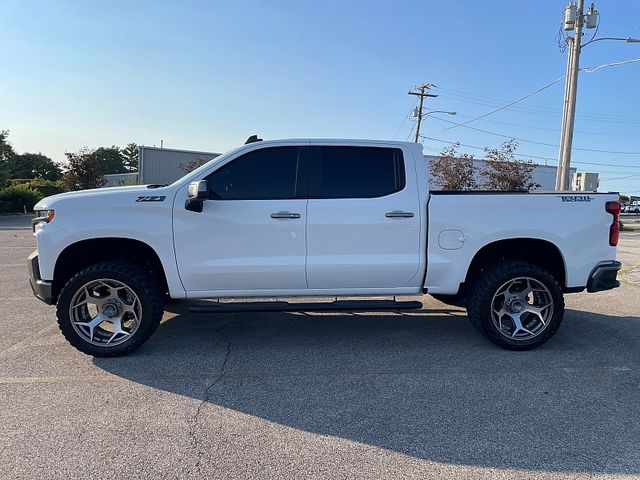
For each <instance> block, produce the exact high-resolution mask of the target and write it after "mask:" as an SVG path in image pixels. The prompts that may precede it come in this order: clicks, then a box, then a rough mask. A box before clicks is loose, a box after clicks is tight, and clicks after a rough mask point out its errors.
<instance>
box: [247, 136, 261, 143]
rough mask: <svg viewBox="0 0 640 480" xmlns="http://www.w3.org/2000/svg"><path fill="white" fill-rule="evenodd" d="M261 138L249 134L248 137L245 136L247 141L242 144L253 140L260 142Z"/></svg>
mask: <svg viewBox="0 0 640 480" xmlns="http://www.w3.org/2000/svg"><path fill="white" fill-rule="evenodd" d="M261 141H262V139H261V138H258V135H251V136H250V137H249V138H247V141H246V142H244V144H245V145H246V144H247V143H253V142H261Z"/></svg>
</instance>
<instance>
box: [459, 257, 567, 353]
mask: <svg viewBox="0 0 640 480" xmlns="http://www.w3.org/2000/svg"><path fill="white" fill-rule="evenodd" d="M518 277H530V278H533V279H535V280H537V281H539V282H541V283H542V284H544V286H545V287H546V288H547V289H548V290H549V293H550V294H551V297H552V299H553V304H554V305H553V315H552V316H551V318H550V319H549V321H548V323H547V326H546V328H545V329H544V330H543V331H542V332H540V333H539V334H538V335H537V336H535V337H533V338H530V339H527V340H517V339H512V338H508V337H506V336H505V335H503V334H502V333H500V331H499V330H498V329H497V328H496V326H495V325H494V323H493V321H492V319H491V302H492V300H493V296H494V295H495V294H496V293H497V292H498V289H499V288H500V287H501V286H502V285H504V284H505V283H506V282H508V281H509V280H511V279H514V278H518ZM467 314H468V316H469V319H470V320H471V323H472V324H473V326H474V327H475V328H476V329H477V330H478V331H479V332H480V333H481V334H482V335H484V336H485V337H486V338H488V339H489V340H491V341H492V342H493V343H495V344H496V345H498V346H500V347H502V348H505V349H508V350H530V349H532V348H535V347H538V346H540V345H542V344H543V343H545V342H546V341H547V340H549V339H550V338H551V337H553V335H555V333H556V332H557V331H558V328H560V324H561V322H562V318H563V316H564V297H563V295H562V288H561V287H560V284H559V283H558V280H557V279H556V278H555V277H554V276H553V275H552V274H551V273H549V272H548V271H546V270H544V269H543V268H540V267H539V266H537V265H534V264H532V263H528V262H523V261H517V260H511V261H505V262H502V263H499V264H495V265H492V266H490V267H488V268H487V269H486V270H485V271H483V272H482V273H480V274H479V275H478V276H477V277H476V279H475V281H474V283H473V284H472V285H471V292H470V295H469V298H468V301H467Z"/></svg>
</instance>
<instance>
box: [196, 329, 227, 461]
mask: <svg viewBox="0 0 640 480" xmlns="http://www.w3.org/2000/svg"><path fill="white" fill-rule="evenodd" d="M229 323H231V322H228V323H225V324H224V325H221V326H220V328H219V329H218V332H220V330H222V328H224V327H225V326H227V325H228V324H229ZM230 355H231V340H228V341H227V342H226V347H225V353H224V357H223V359H222V365H221V367H220V372H219V373H218V375H217V376H216V377H215V378H214V379H213V381H212V382H211V383H210V384H209V385H208V386H207V388H206V389H205V390H204V398H203V399H202V401H201V402H200V404H199V405H198V408H197V409H196V412H195V414H194V415H193V418H192V422H191V425H190V427H189V437H190V438H191V447H192V449H193V450H195V452H196V463H195V465H194V469H195V470H196V472H198V471H199V470H200V464H201V463H202V457H203V454H204V452H203V450H202V449H201V447H200V440H199V438H198V433H197V429H198V423H199V421H200V416H201V412H202V410H203V408H204V406H205V405H206V404H207V403H208V402H209V400H210V398H211V391H212V390H213V388H214V387H215V386H216V385H217V384H218V383H220V382H221V381H222V379H224V377H225V374H226V368H227V362H228V361H229V357H230Z"/></svg>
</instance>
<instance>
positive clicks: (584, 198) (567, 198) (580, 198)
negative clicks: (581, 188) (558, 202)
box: [558, 195, 593, 202]
mask: <svg viewBox="0 0 640 480" xmlns="http://www.w3.org/2000/svg"><path fill="white" fill-rule="evenodd" d="M558 196H559V197H560V198H561V199H562V201H563V202H590V201H591V200H593V197H590V196H589V195H558Z"/></svg>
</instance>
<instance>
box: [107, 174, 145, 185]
mask: <svg viewBox="0 0 640 480" xmlns="http://www.w3.org/2000/svg"><path fill="white" fill-rule="evenodd" d="M104 178H105V179H106V180H107V183H105V184H104V186H105V187H117V186H118V185H122V184H123V183H126V184H128V185H130V184H132V183H136V182H137V181H138V172H128V173H109V174H107V175H105V176H104Z"/></svg>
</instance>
